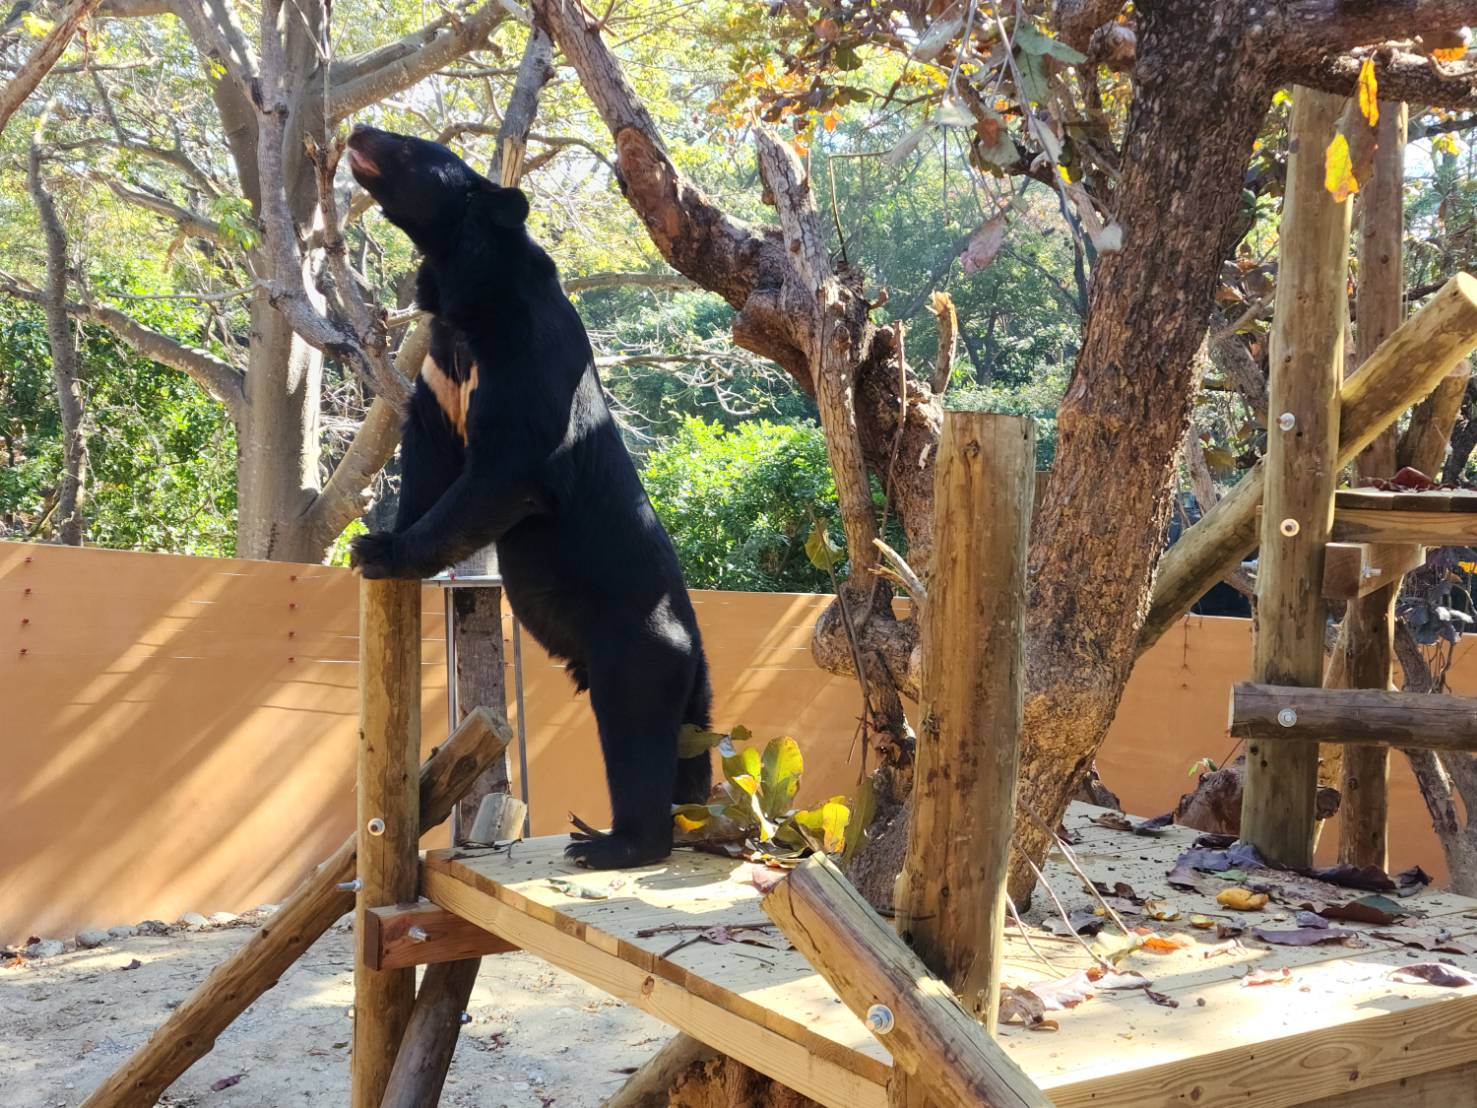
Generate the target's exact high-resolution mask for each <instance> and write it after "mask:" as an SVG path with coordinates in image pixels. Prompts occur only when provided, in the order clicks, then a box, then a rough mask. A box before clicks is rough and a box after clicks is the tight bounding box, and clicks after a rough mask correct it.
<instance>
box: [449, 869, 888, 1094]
mask: <svg viewBox="0 0 1477 1108" xmlns="http://www.w3.org/2000/svg"><path fill="white" fill-rule="evenodd" d="M448 853H449V852H442V851H433V852H431V854H430V855H428V856H427V859H426V873H425V893H426V895H427V896H428V897H430V898H431V900H433V901H435V902H436V903H437V904H440V905H441V906H442V907H444V908H446V909H448V910H449V911H452V912H455V913H456V914H457V915H459V916H462V917H464V918H466V919H470V920H472V921H473V922H475V923H476V924H477V925H478V926H480V927H483V928H485V929H486V930H488V931H492V932H494V933H495V934H498V935H501V936H502V937H503V938H505V939H507V940H508V941H509V942H511V943H514V944H516V945H517V946H519V947H520V948H522V949H523V950H526V951H528V952H529V953H531V954H537V955H538V956H539V957H540V958H543V959H544V960H545V961H547V962H549V963H551V964H553V965H555V966H558V967H559V968H560V969H563V970H566V971H567V972H569V973H572V974H574V975H575V976H576V977H579V978H581V979H582V980H584V981H587V982H589V983H590V984H592V985H594V986H595V987H596V988H599V989H603V990H604V991H605V992H607V993H609V994H610V995H611V996H614V997H616V998H617V999H619V1000H623V1001H625V1002H626V1003H627V1004H631V1005H633V1006H635V1007H637V1008H640V1009H641V1010H642V1011H644V1012H646V1013H647V1014H649V1015H652V1016H655V1017H656V1018H657V1019H660V1020H663V1021H664V1022H666V1023H668V1024H670V1025H671V1026H673V1027H675V1028H677V1029H679V1030H681V1031H685V1032H686V1033H687V1034H689V1035H691V1036H692V1037H693V1038H695V1039H698V1040H700V1041H702V1042H705V1043H707V1044H708V1045H709V1046H712V1047H714V1048H715V1049H717V1050H720V1051H722V1052H723V1053H724V1054H726V1055H728V1056H729V1057H730V1058H734V1059H736V1060H737V1061H739V1062H742V1063H743V1064H744V1065H746V1066H749V1067H750V1068H752V1069H756V1070H758V1071H759V1072H761V1073H763V1074H765V1075H766V1076H768V1077H772V1078H774V1079H775V1080H776V1081H779V1082H781V1083H782V1084H784V1085H787V1086H789V1087H790V1088H791V1089H794V1090H795V1091H796V1092H798V1093H802V1094H804V1095H805V1096H808V1097H811V1098H812V1099H814V1100H818V1101H820V1102H821V1103H822V1104H824V1105H827V1106H828V1108H885V1105H886V1104H887V1096H886V1093H885V1091H884V1089H883V1083H884V1082H885V1080H886V1075H887V1067H886V1066H885V1065H883V1064H882V1063H880V1062H876V1061H873V1060H870V1059H865V1058H864V1057H863V1056H861V1055H856V1054H854V1053H853V1054H851V1055H850V1057H847V1054H848V1053H849V1052H838V1051H837V1050H836V1049H835V1044H834V1043H828V1042H825V1041H824V1040H821V1039H820V1037H819V1036H816V1035H814V1034H813V1033H810V1032H808V1031H807V1029H805V1028H801V1027H798V1026H796V1027H794V1028H787V1030H792V1031H793V1032H794V1034H792V1035H787V1034H782V1033H780V1032H777V1031H774V1030H772V1029H770V1028H769V1027H767V1026H765V1024H764V1022H763V1021H762V1020H757V1021H756V1020H754V1019H751V1018H747V1017H746V1016H744V1015H740V1014H739V1013H737V1012H735V1011H733V1010H732V1009H731V1008H729V1007H726V1006H724V1005H723V1004H720V1003H717V1002H715V1001H713V1000H710V999H707V998H705V997H703V996H699V995H698V994H697V993H696V992H694V991H693V990H691V989H690V988H688V987H686V985H687V983H686V982H685V981H680V982H679V981H674V980H672V977H674V976H676V977H685V975H684V974H682V973H681V971H680V970H679V969H678V968H677V967H676V966H674V965H672V964H671V963H667V964H666V965H661V966H659V965H657V963H656V960H654V959H653V960H650V961H649V964H648V966H646V967H643V966H641V965H638V964H637V962H636V960H634V959H633V958H632V957H622V956H621V954H618V953H615V952H614V951H613V950H612V949H610V946H611V943H610V939H609V937H608V936H606V937H605V938H606V941H605V942H597V941H592V940H594V939H596V938H597V936H594V935H591V934H589V932H588V931H587V930H586V929H585V928H584V927H583V926H582V925H579V924H578V923H576V922H575V921H573V920H567V919H566V920H565V921H563V924H562V926H561V925H558V924H555V923H554V922H553V921H544V920H542V919H540V918H538V917H537V915H535V914H532V913H530V912H529V911H525V910H520V909H519V908H517V907H514V906H513V905H511V904H508V903H505V902H504V901H503V900H502V899H501V898H500V896H499V887H498V886H497V885H496V884H495V883H493V882H490V881H488V880H487V879H486V878H485V877H483V876H482V875H481V874H478V873H477V872H476V871H475V870H473V869H470V868H469V867H467V866H465V865H460V864H458V863H457V862H455V861H452V860H451V859H450V858H449V856H448ZM525 907H528V908H532V907H536V906H535V905H533V904H531V903H526V904H525ZM668 937H669V938H670V936H668ZM616 945H617V946H619V944H616ZM624 953H625V954H627V955H631V954H633V953H635V952H634V951H631V950H629V949H626V950H624ZM808 1038H809V1039H814V1040H817V1041H816V1042H815V1043H814V1046H815V1047H819V1048H820V1049H812V1044H811V1043H808V1042H807V1041H806V1040H807V1039H808ZM846 1062H852V1063H853V1064H854V1065H855V1068H852V1067H851V1066H848V1065H846V1064H845V1063H846ZM867 1062H871V1065H870V1067H869V1066H867V1065H866V1063H867ZM859 1070H861V1071H863V1072H858V1071H859Z"/></svg>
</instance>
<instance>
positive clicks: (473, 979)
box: [380, 958, 482, 1108]
mask: <svg viewBox="0 0 1477 1108" xmlns="http://www.w3.org/2000/svg"><path fill="white" fill-rule="evenodd" d="M481 965H482V960H481V959H480V958H463V959H462V960H461V961H459V962H438V963H437V964H436V965H434V966H427V967H426V974H425V977H423V978H422V979H421V987H420V991H419V992H417V993H416V994H415V1007H414V1009H413V1011H412V1012H411V1015H410V1023H409V1025H408V1026H407V1027H406V1030H405V1040H404V1042H402V1043H401V1044H400V1053H399V1054H398V1055H397V1056H396V1058H395V1068H394V1070H393V1071H392V1072H391V1074H390V1079H389V1082H388V1084H387V1086H386V1088H385V1097H384V1100H383V1101H381V1102H380V1103H381V1106H382V1108H436V1105H437V1104H438V1103H439V1102H440V1100H441V1086H442V1085H444V1084H445V1083H446V1070H447V1068H448V1067H449V1066H450V1065H451V1055H452V1052H453V1051H454V1050H455V1049H456V1041H457V1038H458V1036H459V1034H460V1032H461V1025H462V1013H463V1012H465V1011H466V1010H467V1001H468V1000H470V999H471V996H472V986H473V985H475V984H476V983H477V970H478V968H479V967H481ZM410 972H411V973H412V974H414V973H415V971H414V970H411V971H410Z"/></svg>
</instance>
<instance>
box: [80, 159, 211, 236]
mask: <svg viewBox="0 0 1477 1108" xmlns="http://www.w3.org/2000/svg"><path fill="white" fill-rule="evenodd" d="M87 177H88V180H91V181H96V182H97V183H98V184H103V185H107V186H108V188H109V189H110V190H112V193H113V195H114V196H116V197H118V199H119V200H122V201H123V202H124V203H126V204H132V205H134V206H135V207H139V208H146V209H148V210H149V211H151V212H154V213H156V214H158V215H162V216H163V217H164V218H165V219H169V220H172V221H173V222H174V223H175V224H176V225H178V227H179V229H180V230H181V231H183V232H184V233H185V234H187V235H190V236H191V237H192V238H197V239H206V240H208V241H210V242H213V243H215V244H216V245H218V246H225V245H228V244H229V243H230V239H229V237H228V236H227V235H226V233H225V231H224V230H223V229H222V228H221V225H220V224H219V223H217V222H216V221H215V220H213V219H210V218H208V217H206V216H203V215H201V214H200V213H199V212H194V211H191V210H190V209H189V208H184V207H181V206H180V205H178V204H176V203H174V202H173V201H171V200H168V199H166V198H165V197H163V196H160V195H159V194H158V193H156V192H152V191H150V190H148V189H144V188H139V187H136V186H133V185H129V184H126V183H125V182H123V181H120V180H118V179H117V178H116V177H111V176H109V175H108V174H106V173H89V174H88V175H87Z"/></svg>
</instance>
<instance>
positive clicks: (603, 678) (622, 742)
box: [564, 643, 690, 869]
mask: <svg viewBox="0 0 1477 1108" xmlns="http://www.w3.org/2000/svg"><path fill="white" fill-rule="evenodd" d="M611 654H615V655H616V656H615V657H609V656H605V657H596V658H591V659H590V662H589V677H590V706H591V707H592V708H593V709H594V710H595V720H596V722H597V723H598V725H599V729H600V749H601V753H602V754H603V755H604V757H605V780H606V782H607V784H608V785H609V788H610V808H611V813H612V818H611V826H610V834H608V835H605V836H602V837H599V838H593V837H590V838H585V839H583V840H581V841H578V842H573V843H571V844H570V845H569V846H568V847H567V848H566V849H565V852H564V853H565V854H566V855H567V856H568V857H569V858H570V859H571V860H573V861H574V862H576V863H577V864H579V865H582V866H585V867H587V868H589V869H621V868H624V867H628V866H641V865H646V864H647V863H650V862H656V861H660V860H661V859H662V858H665V857H666V856H667V855H668V854H670V853H671V852H672V796H673V793H674V789H675V786H676V783H677V730H678V728H679V727H680V726H681V724H682V716H683V714H684V713H683V708H684V707H685V705H684V703H683V702H684V700H685V699H686V697H685V693H686V686H687V684H688V682H689V681H690V676H689V674H690V665H689V663H688V662H687V659H686V658H685V657H682V656H680V655H674V653H673V652H672V651H671V649H670V647H667V646H666V644H662V646H658V647H653V646H651V645H645V646H643V645H641V644H636V645H633V644H630V643H627V644H626V649H625V650H624V652H623V653H621V652H614V651H613V652H611ZM684 669H685V670H687V672H683V670H684Z"/></svg>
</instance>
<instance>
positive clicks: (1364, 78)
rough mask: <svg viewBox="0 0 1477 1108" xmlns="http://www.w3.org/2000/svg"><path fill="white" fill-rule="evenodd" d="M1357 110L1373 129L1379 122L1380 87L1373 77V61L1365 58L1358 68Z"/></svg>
mask: <svg viewBox="0 0 1477 1108" xmlns="http://www.w3.org/2000/svg"><path fill="white" fill-rule="evenodd" d="M1359 110H1360V111H1361V112H1363V113H1364V118H1365V119H1367V120H1369V125H1370V126H1371V127H1373V126H1374V125H1375V124H1376V123H1378V122H1379V121H1380V86H1379V82H1378V81H1376V80H1375V77H1374V59H1373V58H1365V59H1364V64H1363V65H1361V66H1360V67H1359Z"/></svg>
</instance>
